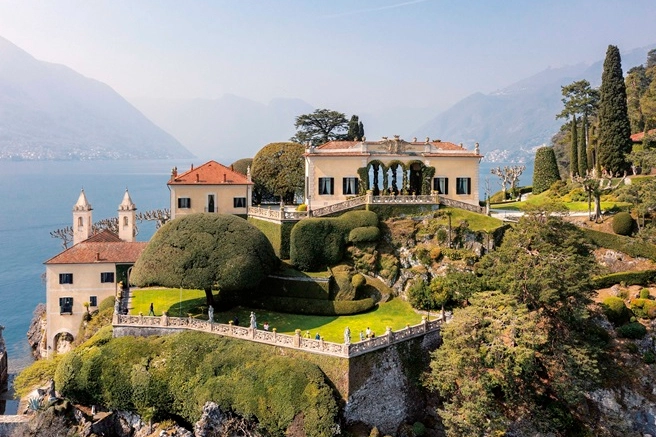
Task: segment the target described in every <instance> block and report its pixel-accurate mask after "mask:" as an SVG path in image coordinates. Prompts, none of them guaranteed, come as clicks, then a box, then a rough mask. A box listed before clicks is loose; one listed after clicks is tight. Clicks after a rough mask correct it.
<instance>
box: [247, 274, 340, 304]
mask: <svg viewBox="0 0 656 437" xmlns="http://www.w3.org/2000/svg"><path fill="white" fill-rule="evenodd" d="M331 282H333V280H332V279H330V280H328V281H314V280H311V281H310V280H299V279H297V278H285V279H282V278H274V277H271V276H269V277H268V278H267V279H266V280H264V281H262V283H261V284H260V288H262V289H263V290H261V293H259V294H260V295H265V296H266V295H269V296H280V297H294V298H304V299H319V300H329V299H332V295H331V291H330V290H331Z"/></svg>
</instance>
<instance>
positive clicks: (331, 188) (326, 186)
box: [319, 178, 335, 195]
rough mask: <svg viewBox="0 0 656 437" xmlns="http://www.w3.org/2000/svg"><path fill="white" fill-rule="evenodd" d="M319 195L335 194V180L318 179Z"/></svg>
mask: <svg viewBox="0 0 656 437" xmlns="http://www.w3.org/2000/svg"><path fill="white" fill-rule="evenodd" d="M319 194H322V195H330V194H335V178H319Z"/></svg>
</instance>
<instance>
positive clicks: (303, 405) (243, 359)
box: [55, 332, 338, 437]
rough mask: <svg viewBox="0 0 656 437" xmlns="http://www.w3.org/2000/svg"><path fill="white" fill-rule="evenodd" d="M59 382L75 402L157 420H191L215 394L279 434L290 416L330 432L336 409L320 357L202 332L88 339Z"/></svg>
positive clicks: (307, 429) (305, 426)
mask: <svg viewBox="0 0 656 437" xmlns="http://www.w3.org/2000/svg"><path fill="white" fill-rule="evenodd" d="M92 340H93V339H92ZM55 387H56V389H57V391H58V392H60V393H61V394H62V395H63V396H65V397H67V398H69V399H71V400H72V401H73V402H76V403H83V404H86V405H92V404H101V405H104V406H106V407H108V408H110V409H126V410H129V411H136V412H137V413H139V414H142V415H150V414H152V415H153V416H154V419H155V420H162V419H166V418H169V417H176V416H179V417H182V418H184V419H185V420H187V421H188V422H192V423H193V422H195V421H197V420H198V419H199V418H200V416H201V413H202V407H203V405H204V404H205V402H208V401H213V402H216V403H217V404H218V405H219V406H220V407H221V408H222V409H223V410H224V411H227V410H231V411H234V412H235V413H237V414H239V415H240V416H242V417H247V418H250V419H253V420H255V421H256V422H257V423H258V428H261V430H262V431H263V433H264V434H266V435H271V436H275V437H283V436H285V435H287V433H288V428H289V427H290V426H291V425H292V423H295V424H296V425H295V426H300V427H301V430H300V431H301V432H303V433H304V434H305V435H307V436H308V437H322V436H326V435H332V432H331V430H332V429H334V427H335V425H336V421H337V413H338V409H337V402H336V400H335V396H334V393H333V391H332V389H331V388H330V386H329V385H328V384H327V383H326V381H325V376H324V374H323V373H322V372H321V370H320V369H319V367H318V366H316V365H315V364H311V363H309V362H308V361H306V360H303V359H299V358H294V357H291V356H285V357H281V356H278V355H277V352H276V351H275V348H272V347H270V346H267V345H259V344H255V343H252V342H246V341H241V340H235V339H230V338H225V337H218V336H212V335H207V334H205V333H199V332H185V333H181V334H175V335H169V336H165V337H150V338H138V337H131V336H127V337H122V338H115V339H112V340H111V341H109V342H108V343H105V344H102V345H97V344H94V343H93V342H88V343H85V344H83V345H82V346H80V347H78V348H76V349H74V350H73V351H71V352H69V353H68V354H66V355H65V356H63V357H62V359H61V362H60V363H59V365H58V366H57V370H56V372H55ZM299 418H302V419H301V420H300V421H299V420H298V419H299ZM299 424H300V425H299Z"/></svg>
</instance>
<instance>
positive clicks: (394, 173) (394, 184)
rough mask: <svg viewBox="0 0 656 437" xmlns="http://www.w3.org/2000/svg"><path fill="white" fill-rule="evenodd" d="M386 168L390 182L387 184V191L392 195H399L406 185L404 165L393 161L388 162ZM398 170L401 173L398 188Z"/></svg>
mask: <svg viewBox="0 0 656 437" xmlns="http://www.w3.org/2000/svg"><path fill="white" fill-rule="evenodd" d="M387 168H388V180H391V181H390V184H389V189H390V191H391V192H392V193H394V194H399V193H401V192H403V189H405V188H406V183H407V178H406V171H407V169H406V165H405V164H404V163H403V162H401V161H399V160H397V159H395V160H393V161H390V162H389V163H388V164H387ZM399 170H400V171H401V173H400V175H401V181H400V186H399V180H398V179H399Z"/></svg>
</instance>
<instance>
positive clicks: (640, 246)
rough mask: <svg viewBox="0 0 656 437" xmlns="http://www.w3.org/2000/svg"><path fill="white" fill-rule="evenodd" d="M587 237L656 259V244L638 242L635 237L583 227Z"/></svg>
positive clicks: (638, 255) (625, 251)
mask: <svg viewBox="0 0 656 437" xmlns="http://www.w3.org/2000/svg"><path fill="white" fill-rule="evenodd" d="M581 231H583V234H584V235H585V237H586V238H587V239H588V240H589V241H590V242H591V243H592V244H594V245H596V246H599V247H605V248H606V249H613V250H617V251H619V252H623V253H626V254H627V255H630V256H632V257H643V258H648V259H650V260H652V261H656V246H654V245H653V244H649V243H642V242H638V241H636V240H635V239H633V238H630V237H625V236H622V235H613V234H609V233H607V232H600V231H595V230H592V229H586V228H581Z"/></svg>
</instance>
